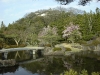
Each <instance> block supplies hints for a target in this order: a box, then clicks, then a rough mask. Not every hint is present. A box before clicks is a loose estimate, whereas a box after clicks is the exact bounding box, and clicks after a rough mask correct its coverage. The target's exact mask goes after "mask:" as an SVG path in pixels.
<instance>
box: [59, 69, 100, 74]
mask: <svg viewBox="0 0 100 75" xmlns="http://www.w3.org/2000/svg"><path fill="white" fill-rule="evenodd" d="M60 75H89V74H88V72H87V70H82V71H81V73H80V74H78V72H77V71H75V70H73V69H70V70H69V71H65V72H64V74H60ZM91 75H100V73H99V72H92V73H91Z"/></svg>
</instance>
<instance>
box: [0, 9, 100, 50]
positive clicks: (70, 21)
mask: <svg viewBox="0 0 100 75" xmlns="http://www.w3.org/2000/svg"><path fill="white" fill-rule="evenodd" d="M9 19H10V18H9ZM71 26H72V27H73V29H72V31H71V30H70V29H69V31H68V30H67V32H66V33H63V32H64V31H65V30H66V29H68V27H69V28H72V27H71ZM75 27H77V28H78V29H77V28H76V29H75ZM72 33H73V34H72ZM64 34H65V37H63V35H64ZM67 35H68V36H67ZM97 37H100V9H99V8H97V9H96V10H95V12H92V11H90V12H88V13H87V12H85V11H81V10H78V9H74V8H69V9H66V8H62V7H57V8H54V9H48V10H38V11H36V12H31V13H30V14H27V15H25V16H24V17H23V18H21V19H19V20H17V21H15V22H13V23H12V24H9V25H8V26H7V27H6V26H5V24H4V22H3V21H2V23H1V28H0V44H1V45H0V46H1V48H2V47H6V46H9V45H17V46H19V45H42V46H43V45H47V44H50V45H52V46H54V45H55V44H57V43H61V42H65V41H66V42H72V40H73V41H74V42H78V43H79V42H82V41H89V40H93V39H95V38H97Z"/></svg>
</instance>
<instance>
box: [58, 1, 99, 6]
mask: <svg viewBox="0 0 100 75" xmlns="http://www.w3.org/2000/svg"><path fill="white" fill-rule="evenodd" d="M56 1H58V2H60V3H61V4H63V5H67V4H69V3H71V2H74V1H76V0H56ZM91 1H93V0H79V1H78V4H79V5H83V6H85V5H86V4H87V3H89V2H91ZM98 1H100V0H97V2H98Z"/></svg>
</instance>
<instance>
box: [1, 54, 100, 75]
mask: <svg viewBox="0 0 100 75" xmlns="http://www.w3.org/2000/svg"><path fill="white" fill-rule="evenodd" d="M95 56H96V55H95V54H94V53H93V52H87V53H85V52H82V53H79V54H72V55H71V56H45V57H44V58H40V57H41V56H38V55H29V56H28V57H29V59H26V57H25V58H24V57H23V59H22V58H21V59H22V60H21V61H20V62H19V66H17V67H16V68H15V69H13V71H12V69H11V68H9V69H4V70H3V69H0V73H1V74H2V73H4V75H11V74H9V72H11V73H13V74H12V75H50V74H51V73H52V74H53V75H60V74H61V73H62V72H64V71H66V70H69V69H74V70H75V71H78V72H79V73H80V72H81V71H82V70H83V69H85V70H87V71H88V72H89V74H90V73H91V72H94V71H95V72H100V60H97V59H96V58H94V57H95ZM19 59H20V58H19ZM17 60H18V59H17ZM36 60H37V61H36ZM5 70H6V71H5ZM9 70H11V71H9ZM24 73H25V74H24Z"/></svg>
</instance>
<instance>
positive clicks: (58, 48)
mask: <svg viewBox="0 0 100 75" xmlns="http://www.w3.org/2000/svg"><path fill="white" fill-rule="evenodd" d="M61 50H62V49H61V48H60V47H55V48H54V49H53V51H61Z"/></svg>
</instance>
